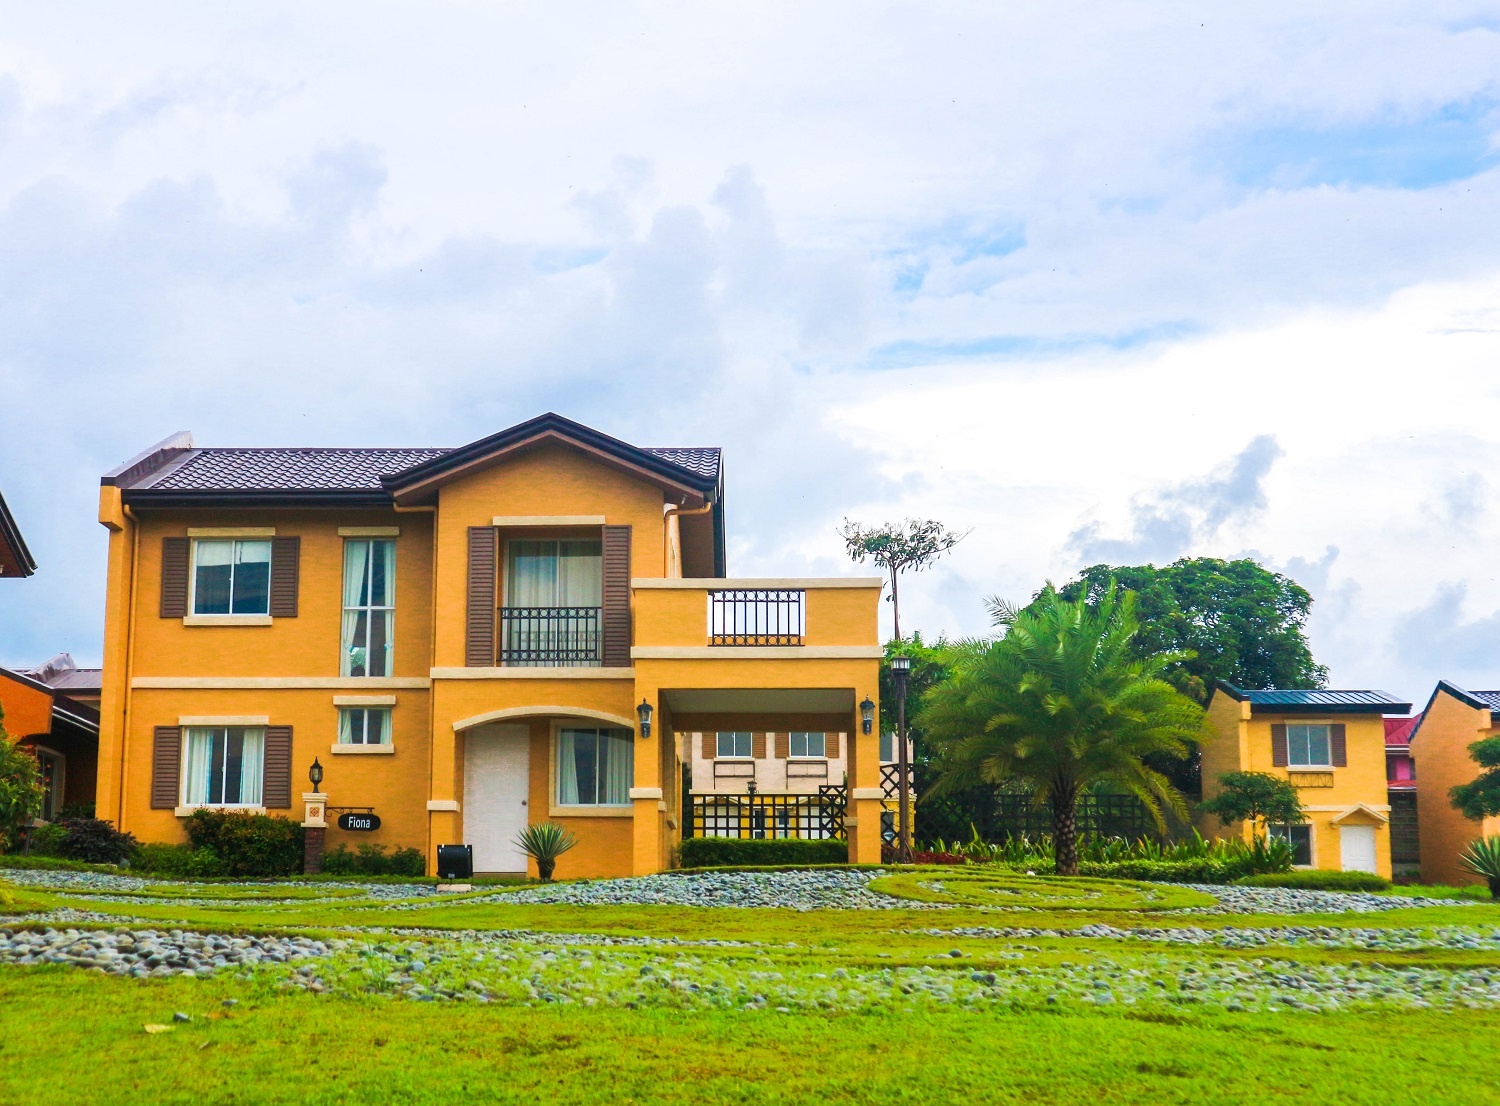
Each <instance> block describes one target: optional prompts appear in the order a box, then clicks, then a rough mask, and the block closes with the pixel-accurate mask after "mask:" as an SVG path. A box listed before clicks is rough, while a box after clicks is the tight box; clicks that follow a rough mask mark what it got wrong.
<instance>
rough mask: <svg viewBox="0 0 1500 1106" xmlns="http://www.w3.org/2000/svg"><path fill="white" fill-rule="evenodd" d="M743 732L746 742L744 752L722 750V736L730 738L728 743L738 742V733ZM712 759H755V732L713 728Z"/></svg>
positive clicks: (733, 744)
mask: <svg viewBox="0 0 1500 1106" xmlns="http://www.w3.org/2000/svg"><path fill="white" fill-rule="evenodd" d="M740 734H744V735H745V740H746V742H747V744H746V747H745V752H743V753H726V752H724V738H726V737H728V738H730V739H731V740H730V745H731V746H736V745H738V744H739V741H738V740H737V738H738V735H740ZM714 759H715V760H754V759H755V734H754V733H753V732H751V731H750V730H715V731H714Z"/></svg>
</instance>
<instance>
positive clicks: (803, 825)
mask: <svg viewBox="0 0 1500 1106" xmlns="http://www.w3.org/2000/svg"><path fill="white" fill-rule="evenodd" d="M685 798H686V800H687V803H688V818H687V824H686V825H685V826H684V827H683V831H684V836H686V837H800V838H802V839H804V840H813V841H822V840H827V839H828V838H841V837H843V836H844V808H845V807H846V806H847V805H848V801H849V792H848V789H847V788H844V787H841V786H837V785H833V786H830V785H827V784H825V785H824V786H822V787H820V788H818V793H817V794H816V795H688V796H685Z"/></svg>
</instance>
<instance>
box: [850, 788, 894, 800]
mask: <svg viewBox="0 0 1500 1106" xmlns="http://www.w3.org/2000/svg"><path fill="white" fill-rule="evenodd" d="M849 797H850V798H851V799H884V798H885V789H884V788H883V787H856V788H854V789H853V790H852V791H850V792H849Z"/></svg>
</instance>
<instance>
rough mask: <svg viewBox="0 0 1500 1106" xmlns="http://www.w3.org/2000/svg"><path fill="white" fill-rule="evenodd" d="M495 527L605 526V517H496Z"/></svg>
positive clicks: (492, 522)
mask: <svg viewBox="0 0 1500 1106" xmlns="http://www.w3.org/2000/svg"><path fill="white" fill-rule="evenodd" d="M491 525H494V526H603V525H604V516H603V515H496V516H495V517H494V518H493V519H492V520H491Z"/></svg>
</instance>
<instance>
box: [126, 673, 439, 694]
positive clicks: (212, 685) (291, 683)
mask: <svg viewBox="0 0 1500 1106" xmlns="http://www.w3.org/2000/svg"><path fill="white" fill-rule="evenodd" d="M130 686H131V687H132V688H133V689H135V690H137V691H362V690H366V689H368V690H370V691H384V690H386V689H391V690H418V689H423V688H429V687H431V686H432V681H431V680H430V679H428V678H427V677H426V676H136V677H135V678H134V679H132V680H131V681H130Z"/></svg>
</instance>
